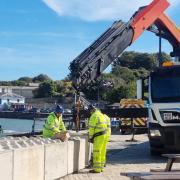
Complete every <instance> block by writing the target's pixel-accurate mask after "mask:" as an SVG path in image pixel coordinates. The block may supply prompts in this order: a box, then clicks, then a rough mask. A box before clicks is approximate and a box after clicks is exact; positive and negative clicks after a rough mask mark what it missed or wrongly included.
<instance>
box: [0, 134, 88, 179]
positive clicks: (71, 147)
mask: <svg viewBox="0 0 180 180" xmlns="http://www.w3.org/2000/svg"><path fill="white" fill-rule="evenodd" d="M89 151H90V148H89V143H88V141H87V135H85V134H76V133H72V134H71V139H70V140H69V141H66V142H61V141H60V140H52V139H44V138H42V137H30V138H27V137H2V138H0V175H1V178H0V179H2V180H55V179H58V178H61V177H63V176H65V175H67V174H71V173H73V172H77V171H79V170H80V169H83V168H85V166H86V165H87V164H88V161H89V154H90V153H89Z"/></svg>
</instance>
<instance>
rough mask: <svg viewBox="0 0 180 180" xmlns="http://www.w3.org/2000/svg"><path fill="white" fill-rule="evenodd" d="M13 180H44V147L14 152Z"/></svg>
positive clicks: (15, 150)
mask: <svg viewBox="0 0 180 180" xmlns="http://www.w3.org/2000/svg"><path fill="white" fill-rule="evenodd" d="M13 156H14V158H13V180H25V179H27V180H35V179H36V180H43V179H44V146H42V145H41V146H33V147H26V148H18V149H14V150H13Z"/></svg>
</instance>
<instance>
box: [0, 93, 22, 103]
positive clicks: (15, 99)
mask: <svg viewBox="0 0 180 180" xmlns="http://www.w3.org/2000/svg"><path fill="white" fill-rule="evenodd" d="M11 103H16V104H17V103H18V104H24V103H25V97H23V96H20V95H18V94H14V93H11V92H8V93H0V104H1V105H3V104H11Z"/></svg>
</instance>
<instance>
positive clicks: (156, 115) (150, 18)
mask: <svg viewBox="0 0 180 180" xmlns="http://www.w3.org/2000/svg"><path fill="white" fill-rule="evenodd" d="M169 6H170V3H169V2H168V0H153V1H152V2H151V3H150V4H149V5H147V6H144V7H141V8H139V10H138V11H137V12H135V14H134V15H133V16H132V17H131V18H130V20H129V21H128V22H127V23H124V22H122V21H120V20H119V21H116V22H114V23H113V25H112V26H111V27H110V28H109V29H108V30H107V31H106V32H105V33H103V34H102V35H101V36H100V37H99V38H98V39H97V40H96V41H95V42H94V43H92V45H90V46H89V47H88V48H87V49H85V50H84V51H83V52H82V53H81V54H80V55H79V56H77V57H76V58H75V59H74V60H73V61H72V62H71V64H70V70H71V75H70V78H71V80H72V83H73V86H74V87H75V89H76V91H77V94H79V92H80V91H81V89H82V88H83V87H84V86H86V87H90V86H91V83H93V82H95V81H96V80H97V79H98V77H100V75H101V74H102V72H103V71H104V70H105V69H106V68H107V67H108V66H109V65H110V64H111V63H112V62H113V61H115V60H116V59H117V58H118V57H119V56H120V55H121V53H122V52H123V51H124V50H125V49H126V48H127V47H128V46H130V45H131V44H133V43H134V42H135V41H136V39H138V37H140V36H141V35H142V34H143V32H144V31H145V30H148V31H150V32H152V33H154V34H155V35H156V36H158V37H159V59H160V60H161V44H162V43H161V40H162V38H163V39H165V40H167V41H168V42H169V43H170V45H171V46H172V52H171V53H170V55H171V57H174V58H176V60H177V61H180V30H179V28H178V27H177V26H176V25H175V23H174V22H173V21H172V20H171V19H170V18H169V17H168V16H167V15H166V14H165V10H166V9H167V8H168V7H169ZM159 64H160V66H161V64H162V61H160V63H159ZM179 72H180V66H169V67H159V68H157V70H156V71H154V72H152V73H151V74H150V76H149V86H148V92H149V97H148V98H149V100H148V101H149V110H148V112H149V118H148V135H149V142H150V152H151V153H152V154H155V153H157V152H162V151H165V150H173V151H174V150H175V151H180V143H179V139H180V76H179ZM142 84H143V83H142Z"/></svg>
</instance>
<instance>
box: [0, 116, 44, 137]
mask: <svg viewBox="0 0 180 180" xmlns="http://www.w3.org/2000/svg"><path fill="white" fill-rule="evenodd" d="M44 123H45V121H44V120H35V126H34V127H35V128H34V130H35V131H39V130H42V128H43V125H44ZM33 124H34V120H28V119H5V118H0V125H1V127H2V129H3V134H4V133H5V134H16V133H23V132H32V128H33Z"/></svg>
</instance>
